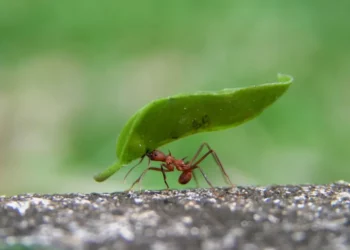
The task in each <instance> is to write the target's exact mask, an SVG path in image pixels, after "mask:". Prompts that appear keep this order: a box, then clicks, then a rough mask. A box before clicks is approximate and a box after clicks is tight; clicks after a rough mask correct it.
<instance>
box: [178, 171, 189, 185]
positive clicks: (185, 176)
mask: <svg viewBox="0 0 350 250" xmlns="http://www.w3.org/2000/svg"><path fill="white" fill-rule="evenodd" d="M191 179H192V171H184V172H183V173H182V174H181V175H180V177H179V183H180V184H183V185H184V184H187V183H188V182H189V181H190V180H191Z"/></svg>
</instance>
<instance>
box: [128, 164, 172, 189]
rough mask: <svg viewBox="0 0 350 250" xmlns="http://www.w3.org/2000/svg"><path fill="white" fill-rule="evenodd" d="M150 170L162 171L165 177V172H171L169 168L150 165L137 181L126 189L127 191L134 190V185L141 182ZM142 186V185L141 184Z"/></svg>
mask: <svg viewBox="0 0 350 250" xmlns="http://www.w3.org/2000/svg"><path fill="white" fill-rule="evenodd" d="M149 170H154V171H159V172H162V173H163V177H164V175H165V173H164V172H170V171H169V170H167V169H162V168H155V167H148V168H146V169H145V170H144V171H143V172H142V174H141V175H140V177H139V178H137V179H136V181H134V183H133V184H132V185H131V187H130V188H129V189H128V190H126V192H128V191H130V190H132V189H133V187H134V186H135V185H136V184H137V183H140V181H141V180H142V178H143V176H144V175H145V174H146V173H147V172H148V171H149ZM140 187H141V186H140Z"/></svg>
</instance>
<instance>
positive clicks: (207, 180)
mask: <svg viewBox="0 0 350 250" xmlns="http://www.w3.org/2000/svg"><path fill="white" fill-rule="evenodd" d="M196 168H198V169H199V171H200V172H201V173H202V175H203V177H204V179H205V181H206V182H207V183H208V185H209V186H210V188H211V190H212V192H213V193H214V194H215V195H218V192H216V190H215V188H214V186H213V184H211V182H210V181H209V179H208V176H207V175H206V174H205V173H204V171H203V170H202V168H201V167H199V166H198V165H195V166H193V167H191V169H192V174H193V170H195V169H196Z"/></svg>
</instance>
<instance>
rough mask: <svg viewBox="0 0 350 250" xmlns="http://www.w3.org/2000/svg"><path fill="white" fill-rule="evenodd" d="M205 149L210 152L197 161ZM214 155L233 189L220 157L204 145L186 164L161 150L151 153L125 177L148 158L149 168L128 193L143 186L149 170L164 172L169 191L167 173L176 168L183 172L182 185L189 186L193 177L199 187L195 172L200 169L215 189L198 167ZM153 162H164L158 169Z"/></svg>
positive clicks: (180, 181) (180, 178)
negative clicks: (143, 180) (142, 182)
mask: <svg viewBox="0 0 350 250" xmlns="http://www.w3.org/2000/svg"><path fill="white" fill-rule="evenodd" d="M204 147H207V148H208V152H206V153H205V154H204V155H203V156H202V157H201V158H200V159H199V160H197V161H196V159H197V158H198V156H199V154H200V153H201V152H202V150H203V148H204ZM210 154H211V155H212V156H213V158H214V160H215V162H216V164H217V165H218V166H219V168H220V170H221V173H222V175H223V177H224V180H225V181H226V183H228V184H230V185H231V186H232V187H234V185H233V184H232V182H231V180H230V178H229V177H228V175H227V173H226V171H225V169H224V167H223V165H222V164H221V162H220V160H219V157H218V156H217V154H216V152H215V151H214V150H212V149H211V148H210V147H209V145H208V143H203V144H202V145H201V146H200V147H199V149H198V151H197V153H196V154H195V155H194V157H193V158H192V160H191V161H187V162H185V159H186V157H185V158H182V159H176V158H175V157H173V156H172V155H171V153H170V151H169V154H168V155H166V154H164V153H163V152H161V151H159V150H153V151H150V152H148V153H146V154H145V155H144V156H143V157H142V158H141V159H140V161H139V162H138V163H137V164H136V165H135V166H133V167H132V168H131V169H130V170H129V171H128V173H127V174H126V175H125V177H124V181H125V179H126V177H127V176H128V175H129V174H130V172H131V171H132V170H133V169H134V168H135V167H136V166H138V165H139V164H140V163H141V162H142V161H143V159H144V157H145V156H147V157H148V160H149V161H148V167H147V168H146V169H145V170H144V171H143V172H142V174H141V175H140V177H139V178H137V180H136V181H134V183H133V184H132V185H131V187H130V188H129V189H128V190H127V191H130V190H132V189H133V187H134V186H135V185H136V184H137V183H139V184H140V186H141V181H142V178H143V177H144V176H145V174H146V173H147V172H148V171H149V170H153V171H158V172H162V174H163V179H164V183H165V185H166V187H167V189H169V185H168V183H167V181H166V174H165V173H166V172H173V171H174V170H175V168H176V169H177V170H178V171H181V172H182V173H181V175H180V177H179V180H178V182H179V183H180V184H183V185H184V184H187V183H188V182H189V181H190V180H191V179H192V177H193V178H194V180H195V182H196V183H197V186H198V181H197V178H196V176H195V173H194V172H193V170H195V169H199V171H200V172H201V174H202V175H203V177H204V179H205V180H206V182H207V183H208V185H209V186H210V187H211V188H212V189H214V187H213V185H212V184H211V182H210V181H209V180H208V177H207V176H206V174H205V173H204V172H203V170H202V168H201V167H200V166H199V165H198V164H200V163H201V162H202V161H203V160H204V159H205V158H207V157H208V155H210ZM151 161H159V162H162V164H161V165H160V168H157V167H151V166H150V163H151Z"/></svg>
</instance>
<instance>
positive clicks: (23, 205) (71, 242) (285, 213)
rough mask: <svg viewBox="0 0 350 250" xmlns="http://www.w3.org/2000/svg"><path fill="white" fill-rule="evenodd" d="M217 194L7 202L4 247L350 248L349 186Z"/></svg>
mask: <svg viewBox="0 0 350 250" xmlns="http://www.w3.org/2000/svg"><path fill="white" fill-rule="evenodd" d="M216 192H217V193H219V196H218V194H216V195H215V194H213V193H212V190H210V189H192V190H180V191H177V190H171V191H165V190H164V191H144V192H142V193H138V192H133V193H123V192H121V193H101V194H97V193H92V194H54V195H38V194H23V195H17V196H13V197H0V248H1V247H2V249H5V248H6V247H11V246H12V249H15V248H14V247H17V248H16V249H30V246H35V249H38V247H39V246H42V247H47V246H49V247H50V249H52V248H54V249H159V250H161V249H166V250H171V249H182V250H183V249H246V250H255V249H266V250H272V249H287V250H288V249H350V227H349V225H350V184H349V183H345V182H338V183H334V184H330V185H302V186H268V187H237V188H234V189H227V188H226V189H219V188H218V189H216ZM19 246H26V248H19ZM7 249H10V248H7Z"/></svg>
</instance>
